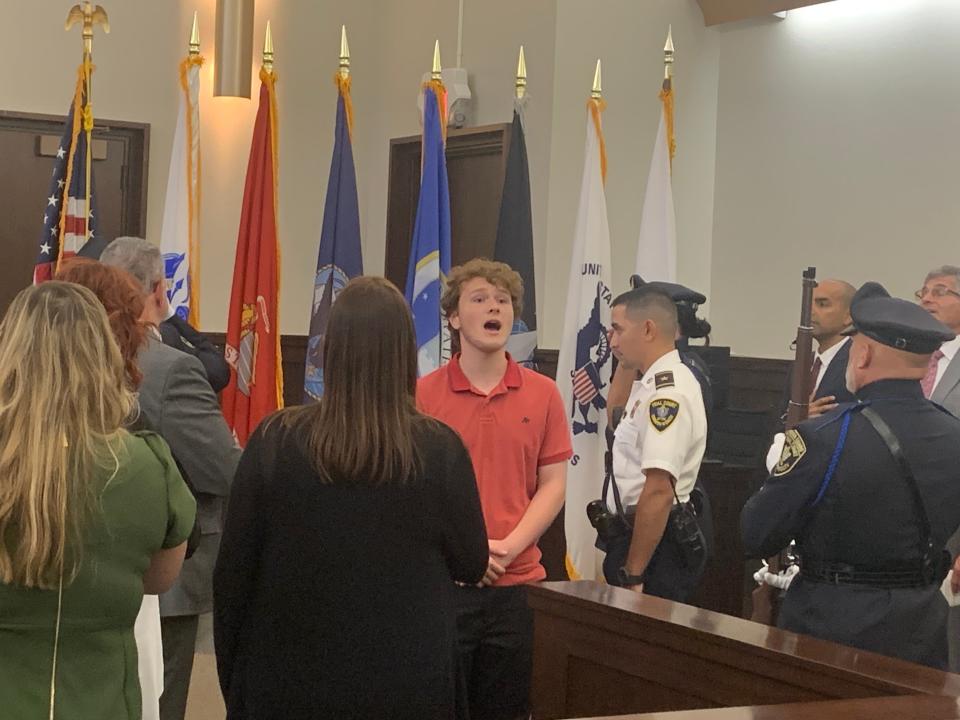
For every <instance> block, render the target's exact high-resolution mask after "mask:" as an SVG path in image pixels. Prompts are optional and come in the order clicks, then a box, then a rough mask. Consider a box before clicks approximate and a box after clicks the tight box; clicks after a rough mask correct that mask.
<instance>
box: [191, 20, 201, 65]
mask: <svg viewBox="0 0 960 720" xmlns="http://www.w3.org/2000/svg"><path fill="white" fill-rule="evenodd" d="M199 54H200V23H199V22H198V21H197V11H196V10H194V11H193V27H192V28H190V55H191V56H192V57H195V56H197V55H199Z"/></svg>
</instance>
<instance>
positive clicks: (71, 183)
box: [33, 65, 96, 284]
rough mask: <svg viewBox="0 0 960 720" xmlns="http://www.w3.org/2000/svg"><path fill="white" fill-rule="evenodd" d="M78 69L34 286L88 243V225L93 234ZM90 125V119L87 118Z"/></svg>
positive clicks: (81, 77)
mask: <svg viewBox="0 0 960 720" xmlns="http://www.w3.org/2000/svg"><path fill="white" fill-rule="evenodd" d="M91 70H92V68H90V66H88V65H84V66H81V68H80V72H79V78H78V80H77V87H76V90H75V91H74V98H73V102H72V103H71V104H70V112H69V113H68V114H67V122H66V125H65V127H64V129H63V137H61V139H60V145H59V146H58V147H57V156H56V158H55V159H54V163H53V177H52V178H51V180H50V194H49V196H48V197H47V200H46V208H45V210H44V212H43V231H42V233H41V236H40V249H39V253H38V255H37V262H36V265H35V266H34V269H33V282H34V284H36V283H41V282H44V281H46V280H50V279H51V278H52V277H53V276H54V274H55V273H56V271H57V264H58V263H59V261H60V260H63V259H65V258H69V257H72V256H74V255H76V254H77V252H78V251H79V250H81V249H82V248H83V246H84V245H85V244H86V243H87V222H88V218H89V223H90V240H93V238H94V235H95V232H96V214H95V213H94V211H93V208H94V207H95V206H94V203H93V188H94V184H93V173H92V171H91V174H90V212H89V214H88V213H87V170H86V167H87V137H86V133H85V132H84V128H83V118H84V109H85V107H86V92H85V90H84V88H85V86H86V78H85V74H84V73H85V72H89V71H91ZM90 121H91V122H92V117H91V118H90Z"/></svg>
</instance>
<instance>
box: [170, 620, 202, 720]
mask: <svg viewBox="0 0 960 720" xmlns="http://www.w3.org/2000/svg"><path fill="white" fill-rule="evenodd" d="M199 624H200V616H199V615H173V616H170V617H162V618H160V636H161V640H162V641H163V692H162V693H161V694H160V720H183V717H184V715H186V712H187V693H188V691H189V690H190V677H191V675H192V674H193V656H194V653H196V650H197V627H198V626H199Z"/></svg>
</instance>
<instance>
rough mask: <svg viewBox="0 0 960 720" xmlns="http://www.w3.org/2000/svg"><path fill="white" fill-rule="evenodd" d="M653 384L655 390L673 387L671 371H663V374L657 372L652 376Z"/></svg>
mask: <svg viewBox="0 0 960 720" xmlns="http://www.w3.org/2000/svg"><path fill="white" fill-rule="evenodd" d="M653 384H654V385H656V386H657V390H659V389H660V388H665V387H673V371H671V370H664V371H663V372H658V373H657V374H656V375H654V376H653Z"/></svg>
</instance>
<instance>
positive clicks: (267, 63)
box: [263, 20, 273, 73]
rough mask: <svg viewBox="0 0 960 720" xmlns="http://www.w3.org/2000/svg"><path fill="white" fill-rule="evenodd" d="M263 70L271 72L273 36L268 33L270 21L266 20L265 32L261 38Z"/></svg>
mask: <svg viewBox="0 0 960 720" xmlns="http://www.w3.org/2000/svg"><path fill="white" fill-rule="evenodd" d="M263 69H264V70H266V71H267V72H268V73H269V72H273V34H272V33H271V32H270V21H269V20H267V32H266V33H265V34H264V37H263Z"/></svg>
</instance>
